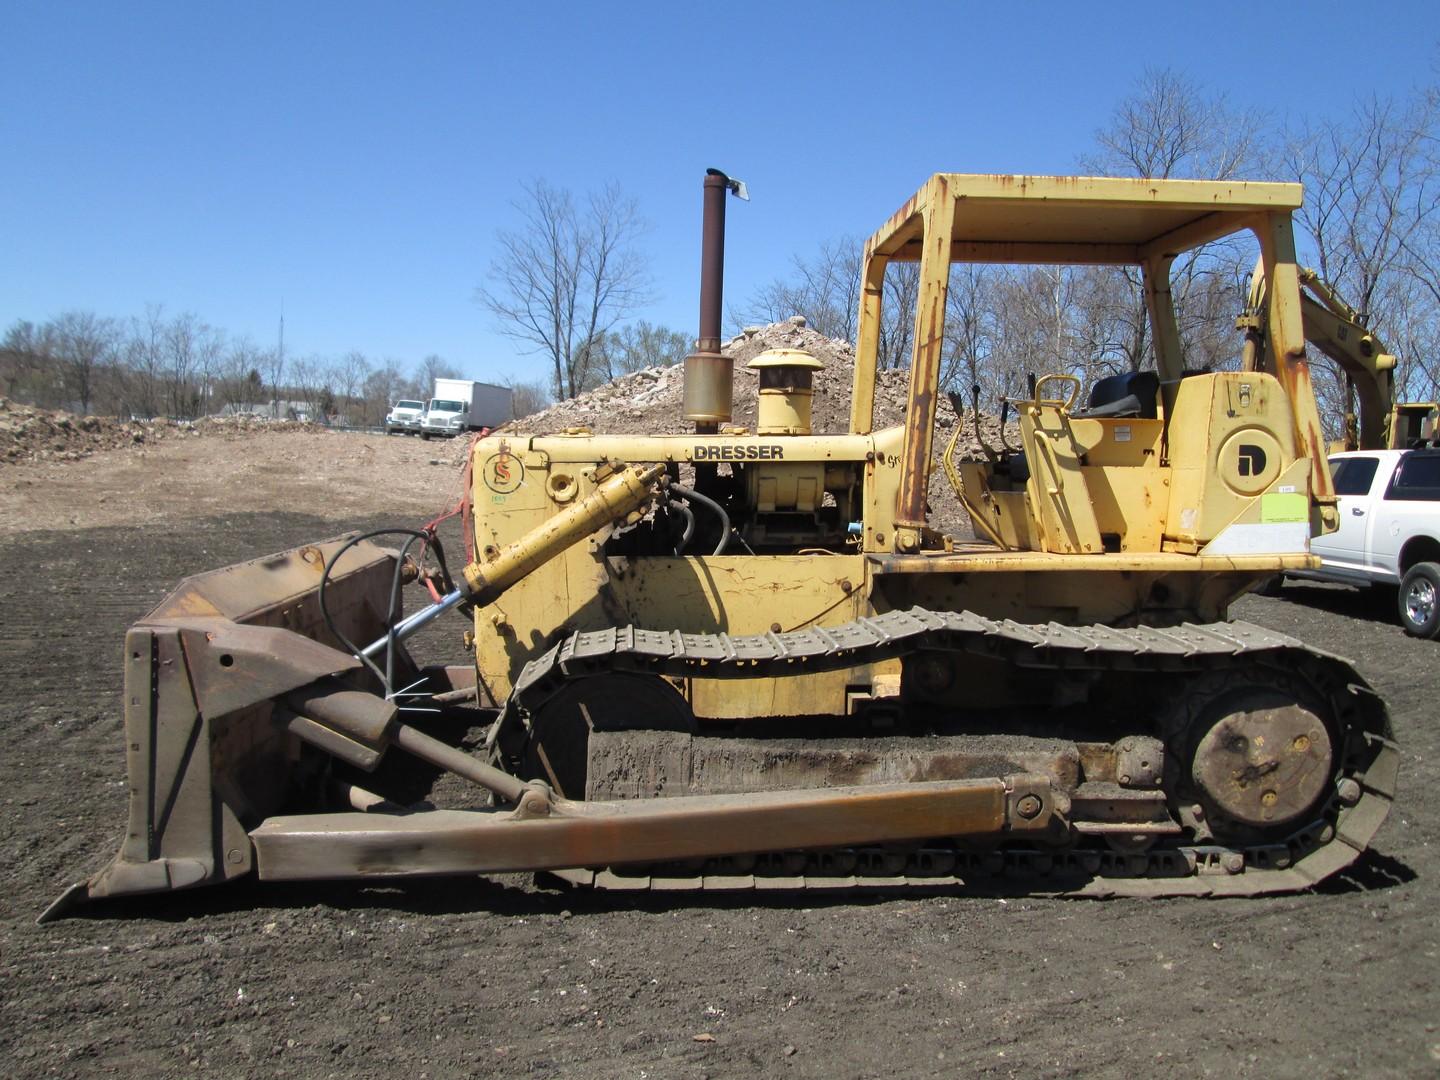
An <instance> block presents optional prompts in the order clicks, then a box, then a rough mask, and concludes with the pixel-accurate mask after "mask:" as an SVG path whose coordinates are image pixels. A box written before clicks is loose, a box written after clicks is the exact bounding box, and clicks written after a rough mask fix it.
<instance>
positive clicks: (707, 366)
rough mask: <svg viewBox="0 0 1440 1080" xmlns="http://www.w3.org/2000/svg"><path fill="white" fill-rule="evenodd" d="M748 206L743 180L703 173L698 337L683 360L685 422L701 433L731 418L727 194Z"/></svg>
mask: <svg viewBox="0 0 1440 1080" xmlns="http://www.w3.org/2000/svg"><path fill="white" fill-rule="evenodd" d="M727 191H729V192H731V193H733V194H734V195H735V196H736V197H738V198H741V199H744V200H746V201H747V202H748V201H749V198H750V195H749V193H748V192H747V191H746V189H745V184H744V182H743V181H741V180H732V179H731V178H730V177H728V176H726V175H725V174H724V173H723V172H721V171H720V170H719V169H707V170H706V171H705V210H704V224H703V227H702V233H701V241H700V336H699V337H698V338H697V339H696V341H695V351H694V352H693V353H691V354H690V355H689V356H687V357H686V358H685V388H684V396H683V399H682V402H683V408H684V418H685V419H686V420H691V421H694V423H695V430H696V432H697V433H699V434H702V435H704V434H713V433H714V432H716V431H718V430H719V429H720V425H721V424H728V423H729V422H730V419H731V416H732V415H733V414H732V407H731V406H732V401H733V397H734V376H733V372H732V365H731V361H730V359H729V358H728V357H726V356H723V355H721V353H720V312H721V303H722V300H723V294H724V288H725V193H726V192H727Z"/></svg>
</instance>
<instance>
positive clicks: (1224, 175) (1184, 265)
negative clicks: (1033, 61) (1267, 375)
mask: <svg viewBox="0 0 1440 1080" xmlns="http://www.w3.org/2000/svg"><path fill="white" fill-rule="evenodd" d="M1271 130H1272V125H1271V123H1270V121H1269V119H1268V117H1267V116H1266V115H1265V114H1264V113H1263V112H1260V111H1259V110H1255V109H1239V108H1235V107H1232V106H1231V105H1230V103H1229V101H1228V100H1227V98H1226V97H1225V95H1223V94H1219V93H1214V92H1211V91H1209V90H1207V89H1206V88H1205V87H1204V86H1203V85H1201V84H1200V83H1199V82H1197V81H1196V80H1194V79H1192V78H1191V77H1189V76H1188V75H1185V74H1183V73H1181V72H1176V71H1172V70H1170V69H1167V68H1148V69H1146V70H1145V71H1144V73H1143V74H1142V75H1141V76H1140V78H1139V79H1138V80H1137V81H1136V83H1135V85H1134V87H1133V89H1132V90H1131V92H1130V94H1129V95H1127V96H1126V97H1125V98H1123V99H1122V100H1121V101H1120V102H1119V103H1118V104H1117V105H1116V106H1115V109H1114V111H1113V112H1112V113H1111V116H1110V120H1109V122H1108V123H1107V124H1106V125H1105V126H1104V127H1102V128H1100V129H1099V130H1098V131H1096V133H1095V142H1096V144H1097V149H1096V151H1095V152H1094V153H1092V154H1089V155H1086V156H1084V157H1082V158H1081V167H1082V168H1083V169H1085V170H1086V171H1088V172H1093V173H1096V174H1099V175H1102V176H1139V177H1153V178H1156V179H1177V178H1181V177H1189V178H1203V179H1211V180H1228V179H1234V178H1237V177H1240V176H1242V175H1248V176H1249V177H1251V178H1254V177H1258V176H1263V175H1265V174H1267V173H1268V172H1270V171H1271V170H1270V168H1269V166H1268V164H1267V162H1266V159H1265V156H1264V154H1263V151H1262V148H1263V146H1264V145H1265V142H1266V140H1267V139H1268V138H1269V136H1270V132H1271ZM1254 252H1255V247H1254V244H1253V242H1252V241H1250V240H1248V239H1246V238H1232V239H1227V240H1225V241H1220V242H1218V243H1214V244H1207V245H1205V246H1204V247H1201V248H1199V249H1197V250H1195V251H1192V252H1187V253H1186V254H1184V255H1182V256H1181V257H1180V258H1179V259H1177V260H1176V261H1175V264H1174V265H1173V266H1172V268H1171V271H1170V289H1171V294H1172V296H1173V297H1174V300H1175V307H1176V318H1177V323H1178V329H1179V333H1180V346H1181V350H1182V352H1183V354H1184V355H1185V357H1186V362H1187V363H1188V364H1189V365H1191V366H1193V367H1215V366H1223V365H1224V364H1226V363H1229V362H1231V360H1232V359H1233V357H1234V355H1235V353H1236V351H1237V342H1236V338H1235V334H1234V316H1235V314H1236V312H1237V311H1238V310H1239V309H1240V307H1241V306H1242V304H1243V301H1244V296H1243V293H1242V292H1241V291H1240V289H1241V284H1240V283H1241V282H1242V280H1243V274H1244V271H1245V270H1246V269H1248V268H1249V266H1250V265H1251V264H1253V262H1254ZM1076 274H1077V275H1078V279H1077V284H1078V285H1080V288H1079V289H1078V291H1077V293H1076V299H1077V302H1080V303H1081V304H1083V306H1084V310H1083V311H1082V312H1080V313H1078V316H1077V317H1078V322H1079V323H1080V324H1083V326H1084V330H1083V331H1082V332H1081V336H1082V337H1084V338H1087V339H1088V345H1087V348H1086V350H1084V351H1085V352H1087V353H1088V356H1086V357H1083V358H1082V357H1079V356H1077V357H1076V358H1075V359H1076V361H1077V363H1078V365H1079V367H1080V368H1081V369H1082V375H1083V377H1084V378H1085V380H1086V382H1087V384H1088V383H1089V382H1090V381H1091V380H1092V379H1093V378H1094V377H1097V376H1099V375H1101V374H1105V373H1108V372H1111V371H1116V370H1130V371H1138V370H1140V369H1141V368H1142V367H1145V366H1147V365H1150V364H1153V362H1154V338H1153V336H1152V333H1151V327H1150V319H1149V314H1148V312H1147V309H1146V304H1145V292H1144V288H1143V284H1142V282H1141V275H1140V271H1139V269H1138V268H1136V267H1097V268H1093V269H1089V270H1085V271H1076Z"/></svg>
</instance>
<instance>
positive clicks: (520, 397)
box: [505, 379, 551, 420]
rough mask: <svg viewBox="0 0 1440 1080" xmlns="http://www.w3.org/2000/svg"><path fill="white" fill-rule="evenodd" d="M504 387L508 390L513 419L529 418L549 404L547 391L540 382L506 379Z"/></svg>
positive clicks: (549, 399)
mask: <svg viewBox="0 0 1440 1080" xmlns="http://www.w3.org/2000/svg"><path fill="white" fill-rule="evenodd" d="M505 386H507V387H508V388H509V390H510V412H511V415H512V418H513V419H516V420H519V419H521V418H522V417H526V416H531V415H533V414H534V413H537V412H539V411H540V410H541V409H543V408H545V407H546V406H548V405H549V404H550V401H551V398H550V394H549V391H547V390H546V389H545V384H544V383H542V382H538V381H537V382H521V381H519V380H518V379H506V380H505Z"/></svg>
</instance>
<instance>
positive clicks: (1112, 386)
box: [1070, 371, 1160, 420]
mask: <svg viewBox="0 0 1440 1080" xmlns="http://www.w3.org/2000/svg"><path fill="white" fill-rule="evenodd" d="M1159 393H1160V376H1159V375H1157V374H1156V373H1155V372H1153V371H1124V372H1121V373H1120V374H1119V375H1107V376H1105V378H1103V379H1100V380H1098V381H1097V382H1096V383H1095V385H1094V386H1092V387H1091V388H1090V401H1089V404H1088V405H1087V406H1086V407H1085V408H1083V409H1079V410H1077V411H1075V412H1073V413H1071V414H1070V415H1071V416H1073V417H1075V418H1077V419H1099V418H1102V417H1122V416H1133V417H1140V418H1142V419H1145V420H1154V419H1155V402H1156V398H1157V397H1158V396H1159Z"/></svg>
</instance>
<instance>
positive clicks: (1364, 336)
mask: <svg viewBox="0 0 1440 1080" xmlns="http://www.w3.org/2000/svg"><path fill="white" fill-rule="evenodd" d="M1299 278H1300V285H1301V290H1300V318H1301V324H1302V326H1303V327H1304V331H1305V340H1306V341H1308V342H1309V343H1310V345H1311V346H1312V347H1314V348H1316V349H1318V350H1319V351H1320V352H1322V353H1324V354H1325V355H1326V356H1328V357H1329V358H1330V359H1331V360H1334V361H1335V363H1336V364H1338V365H1339V367H1340V370H1341V371H1342V372H1343V373H1344V376H1345V414H1344V435H1343V437H1342V438H1340V439H1338V440H1336V441H1335V442H1334V443H1332V444H1331V446H1330V452H1331V453H1338V452H1340V451H1344V450H1386V449H1388V450H1404V449H1408V448H1410V447H1413V446H1420V445H1425V444H1428V443H1431V442H1433V441H1434V440H1435V438H1436V437H1437V435H1440V426H1437V419H1440V402H1436V401H1399V400H1397V395H1396V391H1395V369H1396V366H1397V363H1398V361H1397V358H1396V356H1395V354H1394V352H1393V351H1392V350H1391V349H1390V348H1388V347H1387V346H1386V345H1385V344H1384V343H1383V342H1381V341H1380V339H1379V338H1378V337H1377V336H1376V334H1375V333H1374V331H1372V330H1371V329H1370V328H1369V327H1368V326H1367V325H1366V323H1367V322H1368V319H1367V318H1366V316H1365V315H1364V314H1363V313H1361V312H1358V311H1356V310H1355V309H1354V308H1353V307H1351V306H1350V305H1349V304H1348V303H1346V301H1345V300H1344V298H1342V297H1341V296H1340V294H1339V293H1338V292H1337V291H1336V290H1335V287H1334V286H1333V285H1331V284H1330V283H1329V282H1328V281H1326V280H1325V279H1324V278H1322V277H1321V276H1320V275H1319V274H1318V273H1316V272H1315V271H1314V270H1313V269H1311V268H1310V267H1308V266H1306V267H1301V268H1300V272H1299ZM1265 294H1266V286H1265V267H1264V265H1263V261H1262V262H1257V263H1256V265H1255V269H1254V271H1253V272H1252V273H1251V275H1250V296H1249V302H1248V303H1247V304H1246V306H1245V311H1244V313H1243V314H1242V315H1241V316H1240V317H1239V318H1238V319H1237V320H1236V321H1235V325H1236V329H1238V330H1240V331H1242V332H1243V333H1244V334H1245V348H1244V352H1243V367H1244V368H1245V370H1247V371H1253V370H1256V365H1257V364H1258V363H1259V362H1260V359H1261V357H1263V355H1264V337H1265V332H1266V330H1265V328H1266V318H1267V305H1266V300H1265ZM1357 398H1358V400H1359V403H1360V413H1359V416H1358V417H1357V416H1356V414H1355V411H1354V405H1355V401H1356V400H1357Z"/></svg>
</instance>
